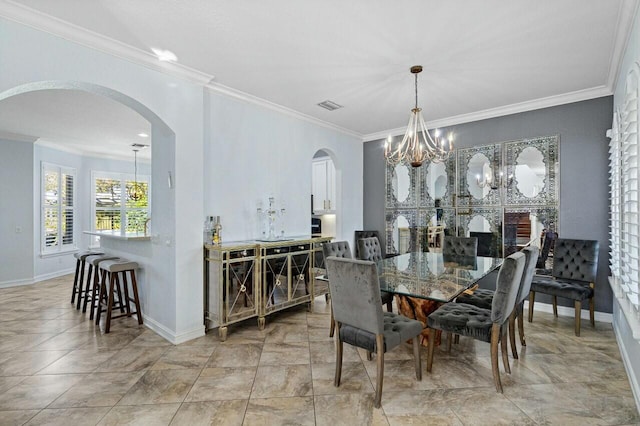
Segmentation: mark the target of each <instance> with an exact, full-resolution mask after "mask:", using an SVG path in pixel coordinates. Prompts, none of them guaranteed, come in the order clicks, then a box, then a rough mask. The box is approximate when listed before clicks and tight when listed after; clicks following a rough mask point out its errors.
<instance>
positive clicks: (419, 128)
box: [384, 65, 453, 167]
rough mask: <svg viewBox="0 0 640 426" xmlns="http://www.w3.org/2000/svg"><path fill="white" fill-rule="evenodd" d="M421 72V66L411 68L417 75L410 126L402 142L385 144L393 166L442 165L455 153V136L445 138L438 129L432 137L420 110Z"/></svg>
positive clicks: (388, 157) (385, 150) (386, 152)
mask: <svg viewBox="0 0 640 426" xmlns="http://www.w3.org/2000/svg"><path fill="white" fill-rule="evenodd" d="M421 72H422V66H421V65H415V66H413V67H411V73H412V74H414V75H415V93H416V103H415V107H414V108H413V109H412V110H411V115H410V116H409V125H408V126H407V131H406V132H405V134H404V138H402V142H400V143H398V144H394V143H393V142H392V140H391V137H389V138H388V139H387V140H386V141H385V144H384V157H385V158H386V159H387V162H388V163H390V164H393V165H396V164H398V163H401V162H403V161H407V162H409V163H410V164H411V165H412V166H413V167H420V166H421V165H422V163H424V162H425V161H427V160H428V161H431V162H433V163H440V162H443V161H445V160H446V159H447V158H449V157H450V156H451V153H452V152H453V135H452V134H451V133H449V135H448V136H447V137H446V138H444V137H442V136H441V135H440V131H439V130H438V129H436V130H435V131H434V135H433V137H432V136H431V134H430V133H429V130H428V129H427V125H426V124H425V122H424V118H423V117H422V114H421V111H422V108H418V74H419V73H421ZM394 145H395V146H394Z"/></svg>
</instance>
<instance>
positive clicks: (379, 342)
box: [373, 334, 384, 408]
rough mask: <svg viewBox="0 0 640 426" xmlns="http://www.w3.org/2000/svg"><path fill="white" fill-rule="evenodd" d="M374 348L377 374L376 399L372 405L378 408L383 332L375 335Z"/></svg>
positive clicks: (381, 375) (382, 372)
mask: <svg viewBox="0 0 640 426" xmlns="http://www.w3.org/2000/svg"><path fill="white" fill-rule="evenodd" d="M376 349H377V350H376V361H377V363H376V364H377V365H378V369H377V370H378V372H377V373H378V376H377V377H376V399H375V401H374V403H373V406H374V407H376V408H380V406H381V405H382V380H383V379H384V334H378V335H376Z"/></svg>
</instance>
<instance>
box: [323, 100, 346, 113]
mask: <svg viewBox="0 0 640 426" xmlns="http://www.w3.org/2000/svg"><path fill="white" fill-rule="evenodd" d="M318 106H320V107H322V108H324V109H328V110H329V111H335V110H337V109H340V108H342V105H338V104H337V103H335V102H331V101H324V102H320V103H319V104H318Z"/></svg>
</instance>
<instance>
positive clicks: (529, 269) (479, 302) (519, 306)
mask: <svg viewBox="0 0 640 426" xmlns="http://www.w3.org/2000/svg"><path fill="white" fill-rule="evenodd" d="M522 253H524V256H525V264H524V272H523V273H522V280H521V281H520V288H519V289H518V295H517V297H516V305H515V309H514V310H513V312H512V314H511V317H510V318H509V342H510V343H511V353H512V354H513V357H514V358H516V359H518V350H517V348H516V320H517V321H518V332H519V335H520V344H521V345H522V346H526V345H527V343H526V341H525V339H524V327H523V326H524V321H523V306H524V301H525V300H526V299H527V297H529V291H530V289H531V281H532V280H533V275H534V273H535V270H536V263H537V261H538V254H539V253H540V250H539V249H538V247H536V246H528V247H525V248H524V249H522ZM494 294H495V292H494V291H493V290H489V289H483V288H478V289H476V290H475V291H474V292H473V293H471V294H466V293H462V294H461V295H460V296H458V297H457V299H456V302H457V303H466V304H469V305H474V306H477V307H479V308H484V309H491V304H492V302H493V296H494Z"/></svg>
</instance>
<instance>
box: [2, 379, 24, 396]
mask: <svg viewBox="0 0 640 426" xmlns="http://www.w3.org/2000/svg"><path fill="white" fill-rule="evenodd" d="M26 378H27V376H13V377H0V395H1V394H2V393H3V392H6V391H8V390H9V389H11V388H12V387H14V386H15V385H17V384H18V383H20V382H22V381H23V380H24V379H26Z"/></svg>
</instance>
